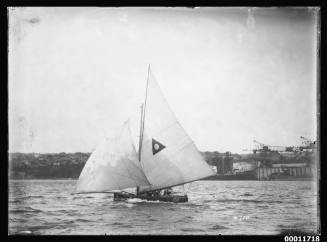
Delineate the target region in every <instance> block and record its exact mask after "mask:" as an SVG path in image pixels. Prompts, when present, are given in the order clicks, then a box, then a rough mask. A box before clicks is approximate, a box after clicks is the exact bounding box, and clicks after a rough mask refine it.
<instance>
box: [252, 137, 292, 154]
mask: <svg viewBox="0 0 327 242" xmlns="http://www.w3.org/2000/svg"><path fill="white" fill-rule="evenodd" d="M253 142H254V143H256V144H257V145H256V151H264V152H266V151H278V152H292V151H293V149H294V147H292V146H289V147H286V146H277V145H275V146H272V145H266V144H263V143H261V142H259V141H257V140H253ZM254 153H255V152H254Z"/></svg>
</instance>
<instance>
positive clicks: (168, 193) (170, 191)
mask: <svg viewBox="0 0 327 242" xmlns="http://www.w3.org/2000/svg"><path fill="white" fill-rule="evenodd" d="M171 193H172V189H171V188H167V189H165V190H164V196H170V195H171Z"/></svg>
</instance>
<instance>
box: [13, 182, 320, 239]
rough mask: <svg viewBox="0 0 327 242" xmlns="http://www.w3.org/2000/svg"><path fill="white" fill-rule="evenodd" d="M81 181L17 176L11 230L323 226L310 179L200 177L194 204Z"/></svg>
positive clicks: (257, 230) (250, 230)
mask: <svg viewBox="0 0 327 242" xmlns="http://www.w3.org/2000/svg"><path fill="white" fill-rule="evenodd" d="M75 184H76V181H75V180H16V181H14V180H11V181H10V182H9V201H8V206H9V211H8V212H9V234H17V233H20V234H47V235H48V234H49V235H51V234H60V235H64V234H100V235H101V234H217V235H218V234H222V235H230V234H279V233H281V232H282V231H284V230H299V231H305V232H311V233H316V232H317V226H318V216H317V191H316V184H315V183H312V182H309V181H197V182H194V183H192V185H191V187H190V188H189V190H188V193H187V194H188V197H189V202H188V203H179V204H175V203H164V202H145V201H141V202H140V201H137V200H131V201H129V202H114V201H113V199H112V195H111V194H75V195H72V194H71V193H72V192H74V189H75Z"/></svg>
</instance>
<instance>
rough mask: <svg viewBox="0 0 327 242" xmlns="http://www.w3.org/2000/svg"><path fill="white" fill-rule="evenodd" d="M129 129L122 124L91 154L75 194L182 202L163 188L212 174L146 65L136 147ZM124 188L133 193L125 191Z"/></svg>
mask: <svg viewBox="0 0 327 242" xmlns="http://www.w3.org/2000/svg"><path fill="white" fill-rule="evenodd" d="M130 127H131V121H130V120H127V121H126V122H124V124H123V125H122V128H121V130H120V134H119V135H117V137H115V138H114V139H109V138H107V139H106V140H105V141H104V142H103V143H102V144H100V145H99V146H98V147H97V148H96V149H95V151H94V152H93V153H92V154H91V156H90V158H89V159H88V160H87V162H86V164H85V166H84V168H83V170H82V172H81V174H80V176H79V179H78V181H77V189H76V190H77V192H78V193H91V192H112V193H113V194H114V200H116V201H117V200H126V199H130V198H140V199H145V200H160V201H165V202H187V201H188V197H187V195H185V194H184V195H176V194H173V193H170V194H169V192H167V190H166V189H169V188H172V187H175V186H180V185H183V184H186V183H190V182H193V181H197V180H200V179H203V178H206V177H209V176H213V175H215V173H214V172H213V170H211V168H210V167H209V166H208V164H207V163H206V162H205V161H204V159H203V157H202V156H201V154H200V153H199V151H198V149H197V148H196V146H195V144H194V142H193V141H192V140H191V138H190V137H189V136H188V135H187V133H186V132H185V130H184V129H183V128H182V126H181V125H180V123H179V122H178V121H177V119H176V117H175V115H174V113H173V112H172V110H171V109H170V107H169V105H168V103H167V102H166V99H165V98H164V96H163V94H162V92H161V90H160V88H159V86H158V84H157V82H156V80H155V78H154V75H153V74H152V72H151V70H150V66H149V68H148V77H147V84H146V95H145V101H144V103H143V104H142V105H141V119H140V120H139V130H140V131H139V140H138V146H136V145H135V143H134V142H133V139H132V134H131V128H130ZM136 147H137V148H136ZM126 188H136V191H135V193H130V192H126V191H124V190H123V189H126ZM163 191H164V192H165V194H162V192H163Z"/></svg>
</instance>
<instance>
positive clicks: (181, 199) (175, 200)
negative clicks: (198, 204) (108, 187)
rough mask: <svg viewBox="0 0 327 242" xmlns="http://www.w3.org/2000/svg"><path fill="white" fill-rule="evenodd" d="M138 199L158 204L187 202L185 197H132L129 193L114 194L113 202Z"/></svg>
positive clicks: (141, 195) (143, 195)
mask: <svg viewBox="0 0 327 242" xmlns="http://www.w3.org/2000/svg"><path fill="white" fill-rule="evenodd" d="M133 198H138V199H142V200H146V201H160V202H173V203H184V202H188V197H187V195H158V196H148V195H146V194H140V195H134V194H131V193H122V192H115V193H114V201H126V200H127V199H133Z"/></svg>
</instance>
